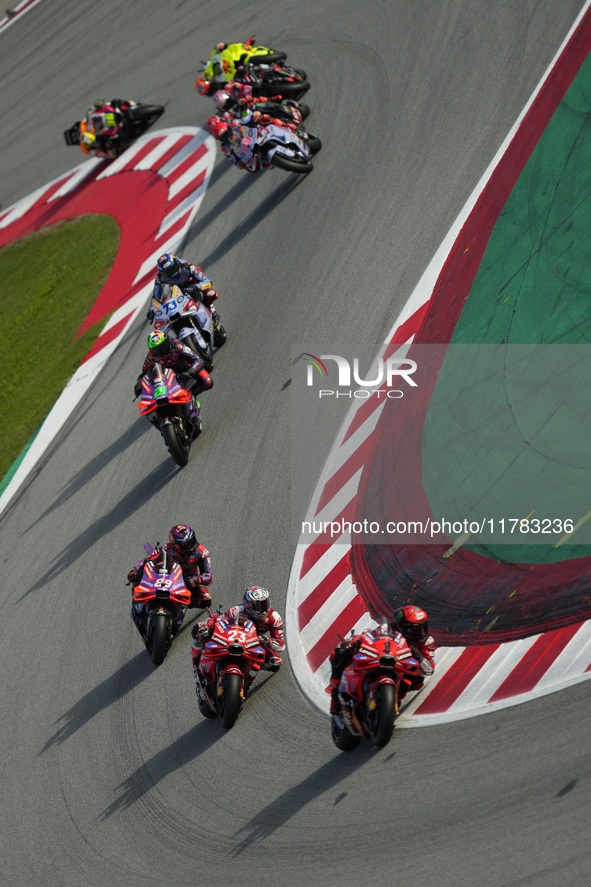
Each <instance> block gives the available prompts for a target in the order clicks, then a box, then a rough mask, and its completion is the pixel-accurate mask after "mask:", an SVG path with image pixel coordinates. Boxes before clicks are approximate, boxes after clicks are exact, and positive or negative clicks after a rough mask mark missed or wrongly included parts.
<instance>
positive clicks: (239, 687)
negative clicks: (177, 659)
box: [197, 606, 265, 730]
mask: <svg viewBox="0 0 591 887" xmlns="http://www.w3.org/2000/svg"><path fill="white" fill-rule="evenodd" d="M264 662H265V651H264V649H263V647H262V646H261V642H260V640H259V636H258V634H257V630H256V625H255V624H254V622H251V621H250V620H249V621H247V622H245V623H244V625H233V624H231V623H230V622H229V621H228V619H227V617H224V616H222V614H221V606H220V612H219V615H218V618H217V620H216V622H215V628H214V631H213V634H212V636H211V638H210V639H209V640H208V641H207V642H206V644H205V647H204V650H203V653H202V654H201V659H200V660H199V683H198V684H197V695H198V697H199V711H200V712H201V714H202V715H203V716H204V717H206V718H215V717H220V718H221V720H222V727H224V728H225V729H226V730H229V729H230V728H231V727H233V726H234V724H235V723H236V718H237V717H238V713H239V711H240V708H241V706H242V703H243V702H244V699H245V698H246V694H247V693H248V688H249V686H250V684H251V683H252V680H253V679H254V678H255V677H256V675H257V673H258V671H259V669H260V667H261V665H263V664H264Z"/></svg>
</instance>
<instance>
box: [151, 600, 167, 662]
mask: <svg viewBox="0 0 591 887" xmlns="http://www.w3.org/2000/svg"><path fill="white" fill-rule="evenodd" d="M167 646H168V630H167V627H166V616H165V614H164V613H157V614H156V616H155V618H154V632H153V634H152V663H153V664H154V665H162V663H163V662H164V657H165V656H166V648H167Z"/></svg>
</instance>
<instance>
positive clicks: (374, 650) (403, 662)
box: [331, 629, 419, 751]
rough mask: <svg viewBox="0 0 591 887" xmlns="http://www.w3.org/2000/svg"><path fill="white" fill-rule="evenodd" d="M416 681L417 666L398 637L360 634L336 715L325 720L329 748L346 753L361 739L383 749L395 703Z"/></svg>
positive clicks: (395, 707) (400, 635) (340, 689)
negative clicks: (331, 745) (329, 733)
mask: <svg viewBox="0 0 591 887" xmlns="http://www.w3.org/2000/svg"><path fill="white" fill-rule="evenodd" d="M418 677H419V663H418V662H417V660H416V659H415V658H414V656H413V654H412V652H411V650H410V648H409V646H408V644H407V642H406V640H405V638H404V636H403V635H402V634H401V633H400V632H396V633H393V632H390V631H388V632H387V633H385V632H383V631H382V630H381V629H378V630H376V631H364V632H363V633H362V635H361V642H360V644H359V648H358V650H357V652H356V653H355V654H354V656H353V662H352V664H351V665H349V666H347V668H345V669H344V671H343V676H342V678H341V684H340V687H339V700H340V703H341V710H340V712H339V713H338V714H333V715H331V730H332V739H333V742H334V744H335V745H336V747H337V748H338V749H340V751H352V750H353V749H354V748H356V747H357V746H358V745H359V743H360V742H361V740H362V739H370V740H371V741H372V742H373V744H374V745H376V746H384V745H387V744H388V742H389V741H390V737H391V736H392V731H393V729H394V721H395V719H396V716H397V714H398V706H399V703H400V700H401V699H403V698H404V696H405V695H406V693H407V690H409V689H410V688H411V687H412V685H413V683H414V682H415V681H416V679H417V678H418Z"/></svg>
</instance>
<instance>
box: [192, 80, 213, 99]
mask: <svg viewBox="0 0 591 887" xmlns="http://www.w3.org/2000/svg"><path fill="white" fill-rule="evenodd" d="M195 89H196V90H197V92H198V93H199V95H209V91H210V89H211V80H206V79H205V77H198V78H197V80H196V81H195Z"/></svg>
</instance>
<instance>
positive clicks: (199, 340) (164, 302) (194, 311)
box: [151, 280, 227, 373]
mask: <svg viewBox="0 0 591 887" xmlns="http://www.w3.org/2000/svg"><path fill="white" fill-rule="evenodd" d="M210 287H211V281H209V280H206V281H205V282H204V283H203V284H201V287H200V288H201V289H203V290H207V289H209V288H210ZM151 311H152V314H153V316H154V329H156V330H158V331H159V332H162V333H165V334H167V335H173V336H174V337H175V338H176V339H180V341H181V342H182V343H183V345H186V346H187V348H190V349H191V351H193V352H194V353H195V354H196V355H197V357H199V359H200V360H201V361H202V363H203V366H204V367H205V369H206V370H207V372H208V373H211V371H212V370H213V348H214V346H215V347H216V348H221V346H222V345H223V344H224V342H225V341H226V339H227V334H226V330H225V329H224V327H223V325H222V322H221V320H220V316H219V314H218V313H217V311H216V310H215V308H213V307H212V308H208V307H207V305H205V304H204V303H203V302H201V301H195V300H193V299H192V298H191V296H190V295H189V294H187V293H184V292H183V291H182V290H181V289H180V287H178V286H173V287H170V286H166V287H163V289H162V293H161V296H160V301H159V300H158V299H156V298H152V305H151Z"/></svg>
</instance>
